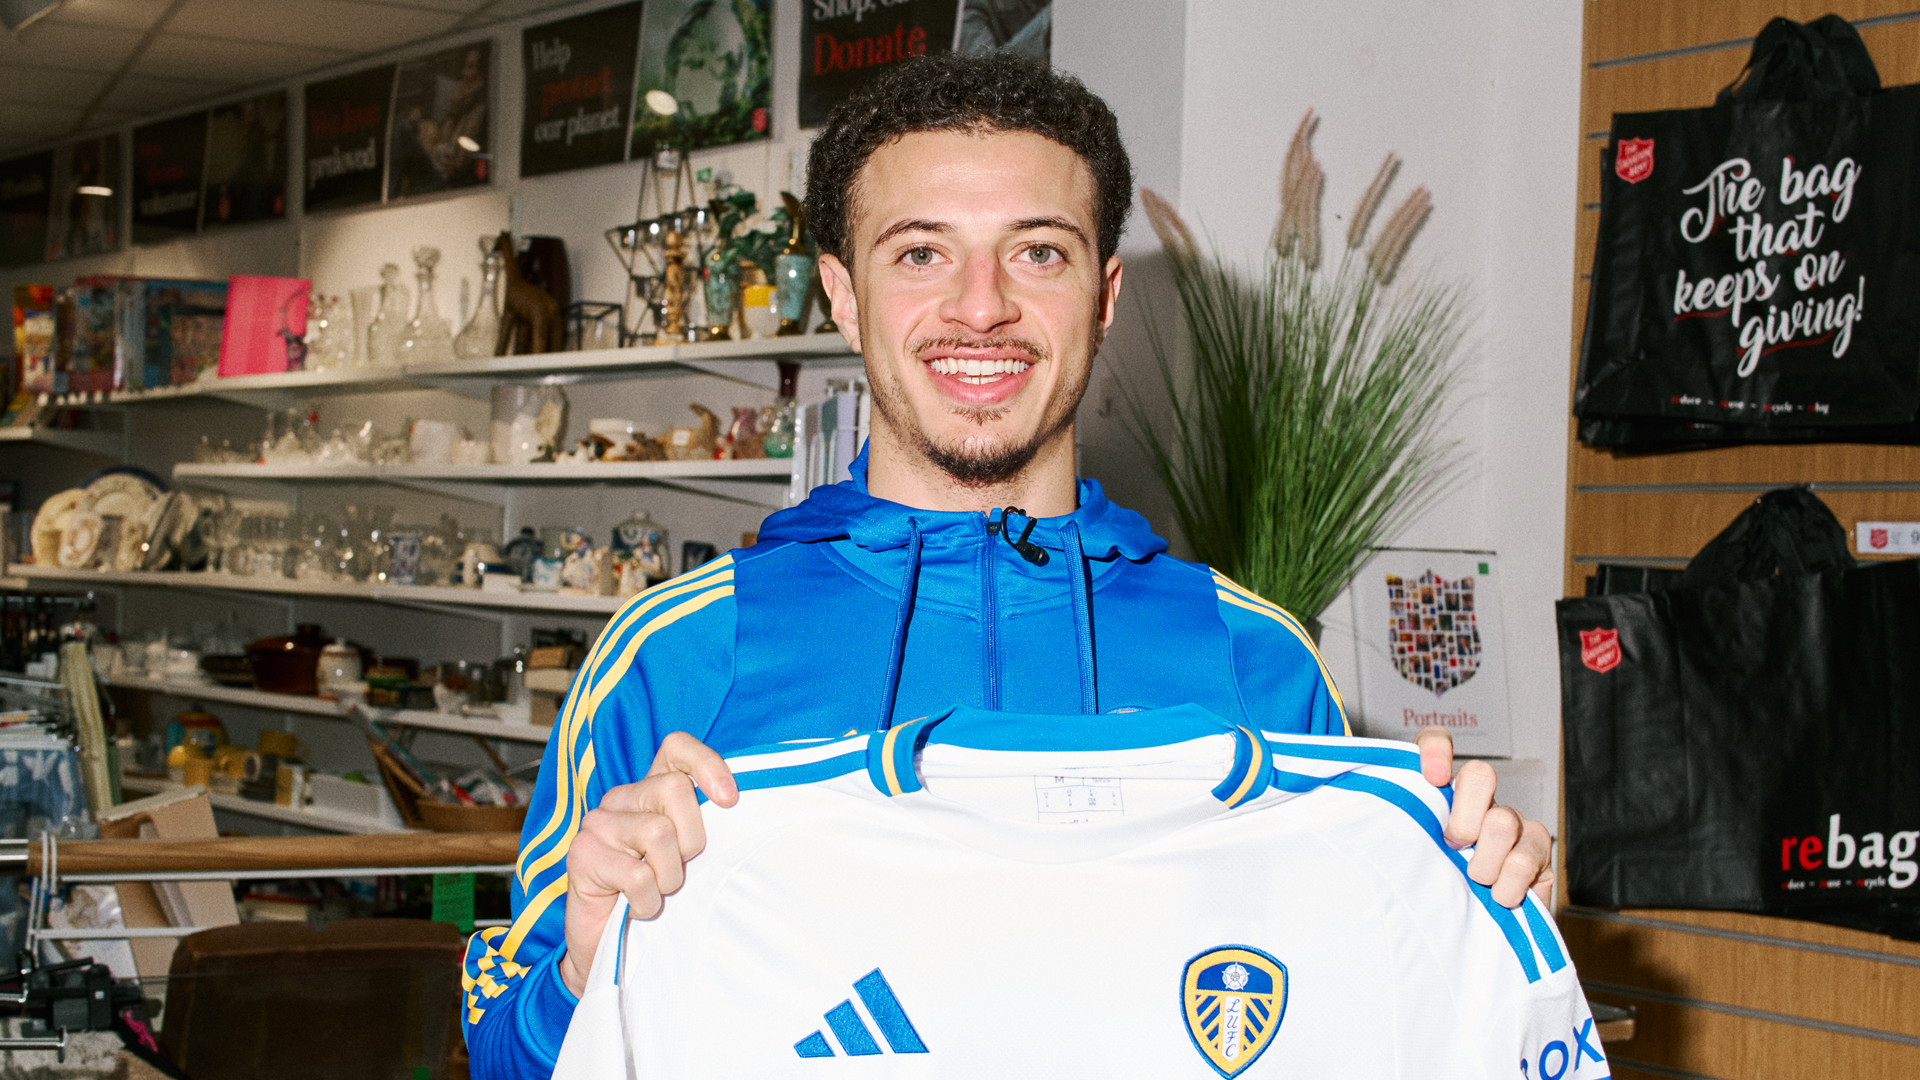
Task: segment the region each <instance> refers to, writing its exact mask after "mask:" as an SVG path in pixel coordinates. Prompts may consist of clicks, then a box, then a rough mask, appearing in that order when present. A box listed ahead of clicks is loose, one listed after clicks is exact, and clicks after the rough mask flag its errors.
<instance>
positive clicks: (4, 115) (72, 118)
mask: <svg viewBox="0 0 1920 1080" xmlns="http://www.w3.org/2000/svg"><path fill="white" fill-rule="evenodd" d="M85 104H86V103H85V102H81V103H79V104H75V105H28V104H17V103H15V102H12V101H8V102H5V103H0V131H4V132H6V134H7V136H8V137H9V138H25V139H27V140H29V141H31V142H45V141H46V140H48V139H51V138H53V137H54V136H56V135H60V134H63V133H64V132H67V131H70V130H72V129H73V125H75V124H77V123H79V122H80V110H81V106H83V105H85Z"/></svg>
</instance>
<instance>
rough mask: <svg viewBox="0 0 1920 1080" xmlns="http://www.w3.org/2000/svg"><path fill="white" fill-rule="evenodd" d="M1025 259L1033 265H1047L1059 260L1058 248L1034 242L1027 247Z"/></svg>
mask: <svg viewBox="0 0 1920 1080" xmlns="http://www.w3.org/2000/svg"><path fill="white" fill-rule="evenodd" d="M1027 261H1028V262H1030V263H1033V264H1034V265H1035V266H1047V265H1049V264H1052V263H1056V262H1059V261H1060V249H1059V248H1055V247H1050V246H1048V245H1046V244H1035V245H1033V246H1032V247H1030V248H1028V249H1027Z"/></svg>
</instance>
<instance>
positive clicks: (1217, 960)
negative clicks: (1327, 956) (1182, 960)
mask: <svg viewBox="0 0 1920 1080" xmlns="http://www.w3.org/2000/svg"><path fill="white" fill-rule="evenodd" d="M1180 984H1181V985H1180V1009H1181V1012H1182V1013H1183V1014H1185V1016H1186V1019H1187V1034H1188V1035H1189V1036H1191V1037H1192V1039H1193V1046H1194V1049H1196V1050H1198V1051H1200V1056H1201V1057H1204V1058H1206V1059H1207V1064H1209V1065H1212V1066H1213V1071H1215V1072H1217V1073H1219V1074H1220V1075H1221V1076H1224V1077H1227V1078H1229V1080H1231V1078H1232V1077H1235V1076H1239V1075H1240V1074H1241V1073H1243V1072H1245V1071H1246V1070H1247V1067H1248V1066H1250V1065H1252V1064H1253V1063H1254V1062H1255V1061H1256V1060H1258V1059H1259V1057H1260V1055H1261V1053H1262V1052H1264V1051H1265V1050H1266V1048H1267V1047H1268V1046H1269V1045H1270V1044H1272V1042H1273V1034H1274V1032H1276V1031H1278V1030H1280V1019H1281V1017H1282V1016H1284V1015H1285V1014H1286V1011H1287V967H1286V965H1285V964H1282V963H1281V962H1280V961H1278V960H1275V959H1274V958H1273V957H1271V956H1268V955H1267V954H1266V953H1263V952H1261V951H1260V950H1259V949H1255V948H1251V947H1249V946H1246V945H1221V946H1217V947H1215V948H1212V949H1208V950H1207V951H1206V952H1203V953H1201V954H1200V955H1199V956H1196V957H1194V958H1193V959H1191V960H1189V961H1187V967H1186V970H1185V971H1183V972H1181V976H1180Z"/></svg>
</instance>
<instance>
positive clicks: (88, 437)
mask: <svg viewBox="0 0 1920 1080" xmlns="http://www.w3.org/2000/svg"><path fill="white" fill-rule="evenodd" d="M0 443H34V444H36V445H40V446H57V447H59V448H61V449H63V450H82V451H85V452H87V453H89V454H101V455H104V456H106V457H120V456H121V454H122V453H123V452H124V451H125V449H126V439H125V437H124V436H123V435H121V433H120V432H117V431H78V430H73V429H70V428H44V427H3V428H0Z"/></svg>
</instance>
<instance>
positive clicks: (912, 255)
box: [907, 247, 933, 266]
mask: <svg viewBox="0 0 1920 1080" xmlns="http://www.w3.org/2000/svg"><path fill="white" fill-rule="evenodd" d="M907 262H908V263H909V264H910V265H913V266H931V265H933V249H932V248H923V247H917V248H909V249H908V250H907Z"/></svg>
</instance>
